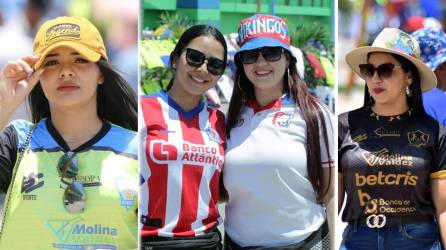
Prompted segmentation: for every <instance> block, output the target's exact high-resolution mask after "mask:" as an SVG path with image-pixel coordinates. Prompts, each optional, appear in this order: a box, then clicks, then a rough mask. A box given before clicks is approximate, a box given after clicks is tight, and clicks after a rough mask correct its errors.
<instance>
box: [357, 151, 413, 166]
mask: <svg viewBox="0 0 446 250" xmlns="http://www.w3.org/2000/svg"><path fill="white" fill-rule="evenodd" d="M388 153H389V150H388V149H387V148H383V149H381V150H379V151H375V152H372V151H370V152H363V153H362V154H361V156H362V157H363V158H364V160H365V161H366V162H367V164H368V165H369V166H370V167H373V166H408V167H411V166H413V158H412V156H410V155H402V154H388Z"/></svg>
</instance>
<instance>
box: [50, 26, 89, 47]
mask: <svg viewBox="0 0 446 250" xmlns="http://www.w3.org/2000/svg"><path fill="white" fill-rule="evenodd" d="M80 30H81V28H80V26H79V25H77V24H74V23H61V24H57V25H54V26H52V27H50V28H49V29H48V30H47V31H46V35H45V42H46V43H49V42H52V41H53V40H55V39H57V38H67V37H68V38H74V39H80V38H81V34H80Z"/></svg>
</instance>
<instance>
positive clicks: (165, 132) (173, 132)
mask: <svg viewBox="0 0 446 250" xmlns="http://www.w3.org/2000/svg"><path fill="white" fill-rule="evenodd" d="M160 134H162V135H167V134H175V130H168V129H161V130H160Z"/></svg>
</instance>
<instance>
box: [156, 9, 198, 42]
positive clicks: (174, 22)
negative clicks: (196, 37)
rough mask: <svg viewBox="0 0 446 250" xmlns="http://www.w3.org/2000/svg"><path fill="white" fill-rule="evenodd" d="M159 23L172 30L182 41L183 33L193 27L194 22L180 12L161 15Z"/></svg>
mask: <svg viewBox="0 0 446 250" xmlns="http://www.w3.org/2000/svg"><path fill="white" fill-rule="evenodd" d="M159 23H160V25H161V26H164V27H165V28H166V29H169V30H171V31H172V32H173V36H174V37H175V38H176V39H180V37H181V35H182V34H183V32H184V31H186V30H187V29H188V28H190V27H191V26H192V25H193V22H192V21H191V20H190V19H189V18H188V17H187V16H185V15H183V14H181V13H179V12H175V13H173V14H169V12H167V11H166V12H163V13H161V15H160V21H159Z"/></svg>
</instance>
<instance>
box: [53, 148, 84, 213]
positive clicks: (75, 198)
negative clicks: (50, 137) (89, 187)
mask: <svg viewBox="0 0 446 250" xmlns="http://www.w3.org/2000/svg"><path fill="white" fill-rule="evenodd" d="M57 171H58V172H59V175H60V179H61V182H62V183H64V184H65V185H67V186H66V188H65V191H64V195H63V204H64V206H65V209H66V210H67V211H68V212H70V213H80V212H83V211H84V209H85V200H86V194H85V188H84V185H83V184H82V182H80V181H78V180H76V176H77V175H78V173H79V163H78V160H77V158H76V155H75V153H74V152H71V151H69V152H66V153H65V154H64V155H63V156H62V157H61V158H60V159H59V163H58V164H57ZM65 178H68V179H71V181H66V180H65Z"/></svg>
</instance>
